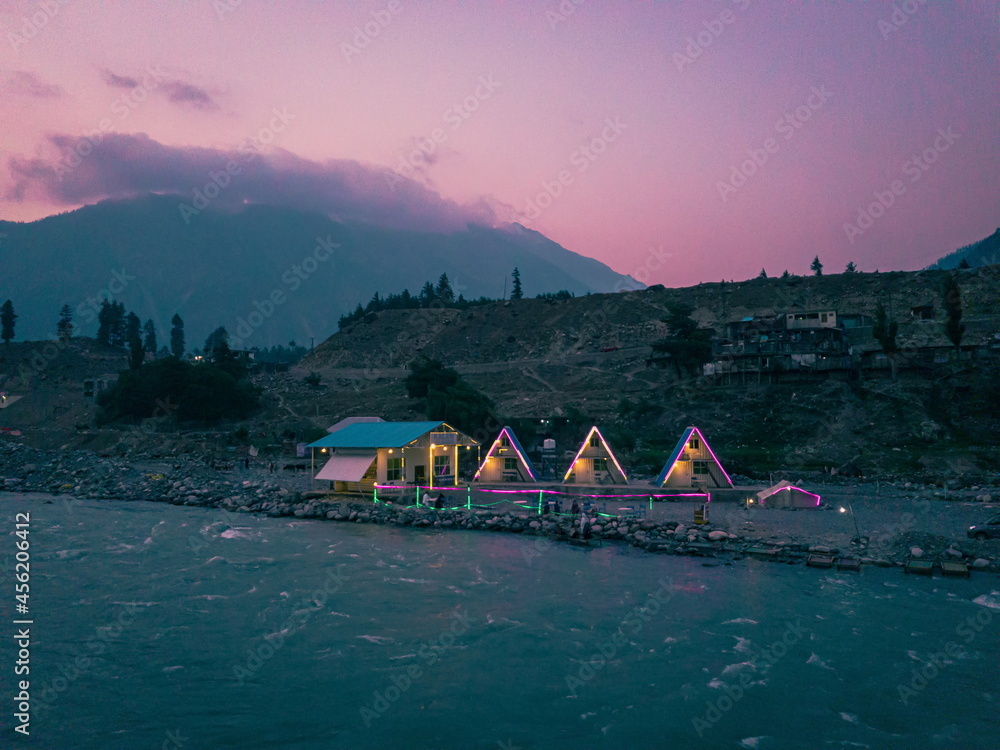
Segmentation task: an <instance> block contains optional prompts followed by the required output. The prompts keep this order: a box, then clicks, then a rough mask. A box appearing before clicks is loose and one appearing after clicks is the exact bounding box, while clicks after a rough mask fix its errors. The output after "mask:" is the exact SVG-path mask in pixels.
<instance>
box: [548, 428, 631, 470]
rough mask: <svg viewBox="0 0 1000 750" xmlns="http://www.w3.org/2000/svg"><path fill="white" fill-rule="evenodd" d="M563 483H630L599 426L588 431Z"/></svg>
mask: <svg viewBox="0 0 1000 750" xmlns="http://www.w3.org/2000/svg"><path fill="white" fill-rule="evenodd" d="M563 484H628V478H627V477H626V476H625V471H624V469H622V467H621V464H620V463H618V459H617V458H615V454H614V453H613V452H612V451H611V446H609V445H608V442H607V441H606V440H605V439H604V435H602V434H601V431H600V430H598V429H597V427H591V428H590V432H588V433H587V438H586V439H585V440H584V441H583V444H582V445H581V446H580V450H578V451H577V452H576V458H574V459H573V463H571V464H570V465H569V468H568V469H566V474H565V475H564V476H563Z"/></svg>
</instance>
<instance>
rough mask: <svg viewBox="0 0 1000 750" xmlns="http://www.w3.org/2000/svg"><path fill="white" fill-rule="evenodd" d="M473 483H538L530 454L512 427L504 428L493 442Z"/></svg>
mask: <svg viewBox="0 0 1000 750" xmlns="http://www.w3.org/2000/svg"><path fill="white" fill-rule="evenodd" d="M472 481H473V482H537V481H538V474H537V473H536V472H535V467H534V466H533V465H532V463H531V459H530V458H528V454H527V453H526V452H525V450H524V448H522V447H521V443H520V442H519V441H518V439H517V436H516V435H515V434H514V431H513V430H512V429H511V428H510V427H504V428H503V429H502V430H500V434H499V435H497V439H496V440H494V441H493V445H491V446H490V449H489V451H487V452H486V458H484V459H483V462H482V464H480V466H479V470H478V471H477V472H476V475H475V476H474V477H473V478H472Z"/></svg>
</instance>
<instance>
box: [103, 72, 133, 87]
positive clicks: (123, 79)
mask: <svg viewBox="0 0 1000 750" xmlns="http://www.w3.org/2000/svg"><path fill="white" fill-rule="evenodd" d="M101 77H102V78H103V79H104V82H105V83H106V84H108V86H110V87H111V88H113V89H134V88H135V87H136V86H138V85H139V79H138V78H132V77H131V76H119V75H115V74H114V73H112V72H111V71H110V70H108V69H106V68H105V69H104V70H102V71H101Z"/></svg>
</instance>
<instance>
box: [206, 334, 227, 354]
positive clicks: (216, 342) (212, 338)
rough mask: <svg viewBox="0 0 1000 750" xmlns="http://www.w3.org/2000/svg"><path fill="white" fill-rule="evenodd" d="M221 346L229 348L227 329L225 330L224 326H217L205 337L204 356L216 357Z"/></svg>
mask: <svg viewBox="0 0 1000 750" xmlns="http://www.w3.org/2000/svg"><path fill="white" fill-rule="evenodd" d="M223 346H225V347H226V348H227V349H228V348H229V331H227V330H226V328H225V326H219V327H218V328H216V329H215V330H214V331H212V332H211V333H210V334H208V338H207V339H205V356H206V357H209V358H211V359H213V360H214V359H216V357H217V356H218V352H219V351H220V350H221V349H222V348H223Z"/></svg>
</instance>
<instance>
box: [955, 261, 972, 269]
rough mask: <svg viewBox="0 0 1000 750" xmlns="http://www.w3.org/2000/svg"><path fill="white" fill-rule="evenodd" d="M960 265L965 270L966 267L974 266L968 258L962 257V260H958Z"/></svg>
mask: <svg viewBox="0 0 1000 750" xmlns="http://www.w3.org/2000/svg"><path fill="white" fill-rule="evenodd" d="M958 267H959V268H961V269H962V270H963V271H964V270H965V269H966V268H972V266H970V265H969V259H968V258H962V260H960V261H959V262H958Z"/></svg>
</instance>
